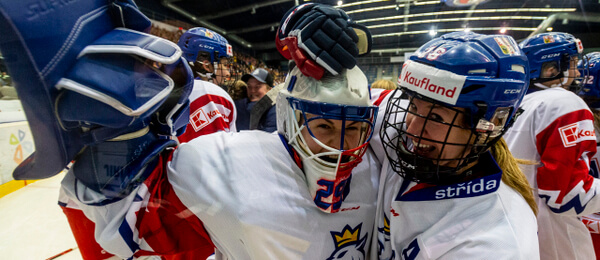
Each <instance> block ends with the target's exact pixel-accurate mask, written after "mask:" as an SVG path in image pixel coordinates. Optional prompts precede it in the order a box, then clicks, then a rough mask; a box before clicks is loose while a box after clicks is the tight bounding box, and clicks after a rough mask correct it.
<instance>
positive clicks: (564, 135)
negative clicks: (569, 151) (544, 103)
mask: <svg viewBox="0 0 600 260" xmlns="http://www.w3.org/2000/svg"><path fill="white" fill-rule="evenodd" d="M558 132H559V133H560V138H561V139H562V142H563V145H564V146H565V147H571V146H574V145H575V144H577V143H579V142H581V141H584V140H594V141H595V140H596V133H595V132H594V127H593V123H592V121H591V120H584V121H579V122H577V123H573V124H570V125H566V126H563V127H560V128H558Z"/></svg>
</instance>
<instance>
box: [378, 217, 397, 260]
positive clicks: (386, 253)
mask: <svg viewBox="0 0 600 260" xmlns="http://www.w3.org/2000/svg"><path fill="white" fill-rule="evenodd" d="M383 218H384V219H383V226H382V227H377V232H378V233H377V252H378V254H379V259H382V260H388V259H394V256H395V252H394V250H392V246H391V244H390V220H389V219H388V217H387V215H386V214H383Z"/></svg>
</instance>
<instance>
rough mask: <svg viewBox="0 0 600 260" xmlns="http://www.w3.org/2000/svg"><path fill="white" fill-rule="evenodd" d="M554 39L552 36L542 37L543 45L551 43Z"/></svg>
mask: <svg viewBox="0 0 600 260" xmlns="http://www.w3.org/2000/svg"><path fill="white" fill-rule="evenodd" d="M553 42H554V37H552V35H544V43H553Z"/></svg>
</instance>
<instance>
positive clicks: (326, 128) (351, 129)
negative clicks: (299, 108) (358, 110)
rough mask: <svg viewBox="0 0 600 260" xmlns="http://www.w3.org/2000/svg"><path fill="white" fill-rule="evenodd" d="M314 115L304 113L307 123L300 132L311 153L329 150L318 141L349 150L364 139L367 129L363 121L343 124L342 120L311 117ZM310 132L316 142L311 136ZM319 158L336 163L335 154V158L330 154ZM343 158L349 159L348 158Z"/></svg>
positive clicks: (338, 148) (328, 145) (334, 147)
mask: <svg viewBox="0 0 600 260" xmlns="http://www.w3.org/2000/svg"><path fill="white" fill-rule="evenodd" d="M315 117H316V116H315V115H312V114H308V113H307V114H306V118H307V121H308V124H307V127H304V128H303V129H302V132H301V133H302V137H303V138H304V140H305V141H306V146H307V147H306V148H307V149H309V150H310V151H311V152H312V153H313V154H320V153H327V152H330V150H328V149H327V148H325V147H323V146H322V145H320V144H319V143H318V142H320V143H322V144H323V145H325V146H327V147H329V148H332V149H335V150H351V149H354V148H357V147H359V146H360V145H362V144H363V142H364V141H365V138H366V129H367V123H365V122H357V121H346V124H345V125H344V122H343V121H342V120H335V119H324V118H318V119H313V118H315ZM302 122H303V120H302ZM302 122H301V123H302ZM309 129H310V132H309ZM342 132H343V133H342ZM311 133H312V134H313V135H314V137H315V139H317V140H318V142H317V141H316V140H315V139H313V138H312V136H311ZM342 137H343V141H342ZM342 142H343V145H342ZM321 158H322V159H323V160H325V161H328V162H332V163H337V156H335V158H334V157H331V156H325V157H321ZM345 159H347V160H350V158H345Z"/></svg>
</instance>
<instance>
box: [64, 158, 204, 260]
mask: <svg viewBox="0 0 600 260" xmlns="http://www.w3.org/2000/svg"><path fill="white" fill-rule="evenodd" d="M166 160H167V158H166V155H165V156H161V157H159V158H158V162H157V166H156V167H154V168H153V169H154V170H153V171H152V173H151V174H150V175H149V176H148V178H147V179H146V180H145V181H144V182H143V184H141V185H140V186H138V187H137V188H136V189H135V190H133V191H132V192H131V193H130V194H129V195H128V196H126V197H124V198H122V199H119V200H114V199H111V198H108V197H106V196H105V195H103V194H101V193H98V192H96V191H94V190H92V189H89V188H87V187H86V186H85V185H83V184H82V183H81V182H79V181H78V180H77V179H76V178H75V173H74V172H73V171H74V169H71V170H70V171H69V172H68V173H67V175H66V177H65V179H64V180H63V183H62V188H61V189H62V190H61V192H62V193H64V194H65V195H67V196H68V197H69V198H70V203H74V204H75V205H74V207H73V206H72V208H74V209H73V210H71V211H70V212H69V213H70V214H67V217H68V219H69V222H70V223H72V224H77V223H79V224H81V223H83V224H85V225H84V226H81V225H80V226H81V227H82V228H83V229H81V230H77V231H74V234H75V238H76V240H77V243H78V245H83V246H84V248H82V252H84V251H85V252H86V254H87V255H91V256H98V257H103V256H106V253H105V252H102V251H106V252H108V253H110V254H114V255H116V256H118V257H121V258H124V259H127V258H130V257H132V256H134V255H136V256H137V255H148V254H152V255H163V256H169V255H176V254H185V253H187V252H192V251H193V252H194V256H202V257H203V258H202V259H205V258H206V257H207V256H209V255H210V254H212V253H213V252H214V245H213V244H212V242H211V240H210V238H209V236H208V234H207V233H206V232H205V230H204V227H203V225H202V222H201V221H200V220H199V219H198V218H197V217H196V216H195V215H194V214H191V212H190V210H189V209H188V208H187V207H185V206H184V205H183V204H182V203H181V201H180V200H179V198H178V197H177V196H176V195H175V193H174V192H173V189H172V187H171V185H170V184H169V181H168V178H167V176H166V171H165V164H166ZM79 212H83V214H81V213H79ZM97 245H99V246H100V247H101V249H100V248H99V247H98V246H97Z"/></svg>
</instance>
